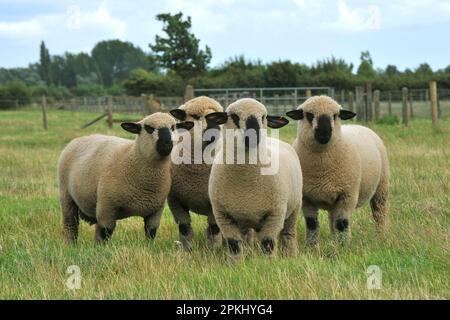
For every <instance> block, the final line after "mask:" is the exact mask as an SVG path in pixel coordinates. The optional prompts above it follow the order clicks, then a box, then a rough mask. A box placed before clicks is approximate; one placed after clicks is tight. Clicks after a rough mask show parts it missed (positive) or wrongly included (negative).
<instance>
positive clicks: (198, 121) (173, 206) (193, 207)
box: [167, 97, 223, 250]
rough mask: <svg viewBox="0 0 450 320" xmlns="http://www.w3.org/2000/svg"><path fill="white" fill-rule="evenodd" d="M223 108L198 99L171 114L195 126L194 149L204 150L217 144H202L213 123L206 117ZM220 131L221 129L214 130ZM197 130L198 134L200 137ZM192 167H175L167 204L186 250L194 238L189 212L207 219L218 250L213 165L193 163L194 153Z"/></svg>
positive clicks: (219, 239)
mask: <svg viewBox="0 0 450 320" xmlns="http://www.w3.org/2000/svg"><path fill="white" fill-rule="evenodd" d="M222 111H223V108H222V106H221V105H220V104H219V103H218V102H217V101H215V100H213V99H211V98H208V97H197V98H194V99H192V100H189V101H188V102H186V103H185V104H184V105H182V106H181V107H179V108H178V109H174V110H171V111H170V113H171V114H172V115H173V116H174V117H175V118H177V119H178V120H180V121H193V122H194V124H195V126H194V128H193V129H192V130H191V147H194V145H195V144H199V145H201V147H202V148H201V149H202V150H204V148H205V147H206V146H208V145H210V144H211V143H216V142H217V141H214V139H212V140H209V141H203V134H204V132H205V130H207V129H209V128H211V126H212V123H209V126H208V123H207V122H206V120H205V116H207V115H208V114H210V113H213V112H222ZM213 127H214V128H219V127H218V126H213ZM194 130H198V133H199V134H197V135H195V134H194V132H193V131H194ZM180 148H182V144H179V145H177V146H176V147H175V148H174V153H176V152H178V149H180ZM190 160H191V161H190V163H182V164H174V163H173V164H172V186H171V188H170V192H169V196H168V198H167V202H168V204H169V207H170V210H171V212H172V214H173V216H174V218H175V221H176V223H177V224H178V230H179V239H180V242H181V243H182V245H183V248H184V249H186V250H191V249H192V238H193V236H194V233H193V230H192V227H191V216H190V214H189V211H193V212H195V213H197V214H200V215H205V216H207V217H208V227H207V229H206V236H207V239H208V243H209V244H210V245H211V246H213V247H214V246H218V245H220V244H221V243H222V236H221V234H220V229H219V227H218V226H217V223H216V220H215V218H214V215H213V212H212V208H211V202H210V201H209V196H208V181H209V174H210V172H211V165H212V164H211V163H205V161H204V159H203V157H201V159H200V163H198V162H196V161H195V159H194V152H191V155H190Z"/></svg>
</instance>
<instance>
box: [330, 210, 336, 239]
mask: <svg viewBox="0 0 450 320" xmlns="http://www.w3.org/2000/svg"><path fill="white" fill-rule="evenodd" d="M328 223H329V224H330V232H331V233H332V234H336V221H335V219H334V216H333V214H332V213H331V212H328Z"/></svg>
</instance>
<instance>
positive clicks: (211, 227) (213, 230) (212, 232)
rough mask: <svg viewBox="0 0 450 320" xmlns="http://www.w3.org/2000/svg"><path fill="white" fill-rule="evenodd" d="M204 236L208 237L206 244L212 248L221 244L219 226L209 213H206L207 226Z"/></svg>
mask: <svg viewBox="0 0 450 320" xmlns="http://www.w3.org/2000/svg"><path fill="white" fill-rule="evenodd" d="M206 238H207V239H208V245H210V246H211V247H212V248H218V247H220V246H222V234H221V232H220V228H219V226H218V225H217V222H216V218H214V215H213V214H212V213H210V214H209V215H208V227H207V228H206Z"/></svg>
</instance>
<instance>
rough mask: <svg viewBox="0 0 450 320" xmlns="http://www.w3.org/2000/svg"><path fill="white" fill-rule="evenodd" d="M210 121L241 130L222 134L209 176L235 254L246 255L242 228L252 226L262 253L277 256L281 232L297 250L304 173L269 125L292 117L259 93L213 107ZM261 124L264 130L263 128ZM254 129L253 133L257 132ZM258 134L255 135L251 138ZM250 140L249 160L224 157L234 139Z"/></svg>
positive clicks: (289, 248) (288, 250) (290, 249)
mask: <svg viewBox="0 0 450 320" xmlns="http://www.w3.org/2000/svg"><path fill="white" fill-rule="evenodd" d="M206 119H207V121H208V122H213V123H214V124H216V125H221V124H224V125H225V126H224V128H227V129H232V130H233V131H234V132H237V134H236V135H235V136H234V135H233V136H232V137H231V138H230V137H229V135H228V132H229V130H226V131H227V134H223V135H222V146H221V148H220V149H219V151H218V152H217V155H216V157H215V158H214V163H213V166H212V169H211V175H210V178H209V197H210V199H211V204H212V208H213V213H214V216H215V218H216V221H217V223H218V225H219V227H220V230H221V231H222V234H223V237H224V239H225V240H226V244H227V246H228V252H229V255H230V257H231V258H232V259H233V260H238V259H240V258H241V257H242V240H243V234H245V233H246V231H247V230H249V229H254V230H255V232H256V238H257V241H258V242H259V244H260V247H261V249H262V251H263V253H265V254H267V255H269V256H274V255H275V252H276V248H277V238H278V237H279V236H280V238H281V248H282V252H283V253H284V254H286V255H294V254H295V253H296V251H297V236H296V221H297V213H298V211H299V210H300V208H301V204H302V173H301V168H300V161H299V159H298V157H297V154H296V153H295V150H294V149H293V148H292V147H291V146H290V145H289V144H287V143H285V142H282V141H280V140H278V139H272V138H266V139H265V141H264V139H263V138H264V136H262V135H261V134H262V133H264V132H265V131H264V130H266V129H267V127H270V128H281V127H283V126H285V125H286V124H287V123H289V121H288V120H287V119H286V118H284V117H276V116H268V115H267V110H266V107H265V106H264V105H263V104H261V103H260V102H258V101H256V100H254V99H249V98H246V99H241V100H238V101H236V102H234V103H232V104H231V105H230V106H229V107H228V108H227V110H226V112H216V113H211V114H209V115H207V116H206ZM261 129H262V130H261ZM252 135H253V137H252ZM251 138H253V139H251ZM235 139H236V140H237V142H238V143H240V145H241V146H242V145H243V144H244V143H245V148H244V147H242V148H241V150H242V149H243V150H245V158H248V159H249V161H248V163H247V162H246V163H244V164H240V163H239V162H237V163H233V164H227V163H225V164H224V163H223V159H224V157H225V158H228V156H229V155H227V149H228V148H229V149H230V150H229V152H230V151H231V152H232V153H233V155H234V152H236V150H237V151H238V152H239V149H237V148H236V147H235V146H234V147H233V149H232V150H231V147H229V146H228V144H229V143H234V140H235ZM256 148H259V149H260V150H259V152H260V155H261V151H262V154H263V155H264V154H266V155H267V157H266V160H268V161H263V159H264V156H262V157H259V158H258V159H257V160H256V161H254V163H253V164H252V163H251V162H250V154H251V153H252V152H253V151H254V150H255V149H256ZM276 161H278V162H279V163H278V164H279V166H278V170H277V171H276V172H273V174H272V175H266V174H262V169H263V168H264V167H265V166H267V165H270V166H272V165H273V164H274V163H275V162H276Z"/></svg>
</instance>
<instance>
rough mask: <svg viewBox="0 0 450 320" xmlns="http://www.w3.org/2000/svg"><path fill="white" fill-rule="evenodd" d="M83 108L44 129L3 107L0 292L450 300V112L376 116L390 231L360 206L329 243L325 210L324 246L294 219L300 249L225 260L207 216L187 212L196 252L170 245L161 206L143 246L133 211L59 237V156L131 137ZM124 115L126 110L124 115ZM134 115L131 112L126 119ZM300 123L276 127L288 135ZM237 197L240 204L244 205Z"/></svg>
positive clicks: (21, 295) (1, 295)
mask: <svg viewBox="0 0 450 320" xmlns="http://www.w3.org/2000/svg"><path fill="white" fill-rule="evenodd" d="M95 116H96V115H94V114H89V113H73V112H69V111H50V112H49V130H48V132H45V131H44V130H43V129H42V119H41V114H40V113H39V112H38V111H32V110H28V111H3V112H0V168H1V170H0V246H1V247H0V299H36V298H39V299H73V298H81V299H89V298H97V299H104V298H118V299H125V298H141V299H172V298H181V299H184V298H185V299H190V298H196V299H214V298H225V299H231V298H236V299H245V298H250V299H317V298H320V299H390V298H392V299H419V298H424V299H430V298H438V299H449V298H450V273H449V267H450V241H449V240H450V239H449V236H450V232H449V231H450V198H449V195H450V190H449V189H450V188H449V168H450V118H446V119H441V121H440V128H439V129H432V128H431V120H429V119H427V120H425V119H415V120H412V121H411V122H410V127H409V128H407V129H405V128H403V127H401V126H400V125H392V126H388V125H372V128H373V129H374V130H375V131H376V132H377V133H378V134H379V135H380V136H381V137H382V138H383V139H384V140H385V142H386V146H387V149H388V152H389V158H390V162H391V171H392V179H391V201H390V204H391V209H390V214H389V217H390V228H389V231H388V232H387V234H386V235H385V237H381V236H380V235H377V233H376V232H375V228H374V224H373V222H372V219H371V213H370V209H369V207H368V206H366V207H364V208H362V209H360V210H357V211H356V212H355V213H354V215H353V218H352V220H351V224H352V232H353V239H352V242H351V244H350V245H349V246H348V247H347V248H339V247H337V246H335V245H334V242H333V241H332V238H331V236H330V234H329V229H328V226H327V223H328V220H327V217H326V215H325V214H323V213H322V214H321V215H320V222H321V224H322V229H321V240H320V245H319V246H318V247H317V248H314V249H307V248H305V245H304V221H303V219H299V223H298V234H299V239H298V243H299V254H298V257H296V258H289V259H287V258H281V257H280V258H276V259H267V258H265V257H264V256H263V255H262V254H260V253H259V252H258V251H257V250H255V251H253V252H250V253H249V254H248V256H247V257H246V259H245V261H243V262H242V263H240V264H237V265H232V264H229V263H228V260H227V254H226V250H225V249H220V250H217V251H210V250H208V249H207V248H206V243H205V239H204V228H205V226H206V221H205V219H204V218H203V217H198V216H196V215H193V218H194V219H193V228H194V230H195V231H196V241H197V242H196V245H195V251H194V252H193V253H192V254H187V253H184V252H182V251H180V250H179V249H178V247H177V246H176V244H175V240H177V237H178V229H177V226H176V225H175V223H174V222H173V218H172V216H171V214H170V212H169V210H168V208H166V210H165V212H164V216H163V219H162V221H161V228H160V230H159V233H158V236H157V239H156V241H155V242H154V243H153V244H149V243H148V242H147V241H146V239H145V237H144V232H143V223H142V220H141V219H139V218H130V219H128V220H123V221H120V222H119V223H118V226H117V228H116V232H115V234H114V236H113V238H112V240H111V241H110V242H109V243H108V244H107V245H105V246H94V245H93V243H92V239H93V236H94V229H93V227H89V226H88V225H87V224H86V223H84V222H82V223H81V224H80V226H81V230H80V239H79V242H78V244H77V245H76V246H74V247H68V246H65V245H63V242H62V227H61V212H60V208H59V202H58V191H57V185H56V161H57V158H58V155H59V153H60V152H61V150H62V149H63V147H64V146H65V145H66V144H67V143H68V142H69V141H70V140H71V139H73V138H75V137H77V136H80V135H86V134H90V133H94V132H96V133H104V134H112V135H119V136H122V137H129V138H131V135H129V134H127V133H126V132H124V131H123V130H121V129H120V127H119V125H118V124H115V126H114V129H112V130H110V129H108V128H107V126H106V123H105V121H103V120H102V121H101V122H99V123H97V124H95V125H93V126H92V127H90V128H88V129H86V130H80V129H79V127H80V126H81V125H82V124H84V123H86V122H88V121H89V120H92V119H93V118H95ZM122 118H123V117H122ZM131 118H132V116H131ZM295 134H296V127H295V126H294V125H290V126H288V127H287V128H283V129H282V130H281V138H282V139H284V140H286V141H289V142H291V141H293V139H294V137H295ZM243 205H245V204H243ZM70 265H78V266H79V267H80V269H81V274H82V282H81V288H80V289H79V290H69V289H68V288H67V287H66V280H67V277H68V276H67V274H66V270H67V268H68V266H70ZM370 265H377V266H379V267H380V269H381V271H382V286H381V289H379V290H368V289H367V287H366V281H367V274H366V270H367V268H368V267H369V266H370Z"/></svg>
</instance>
